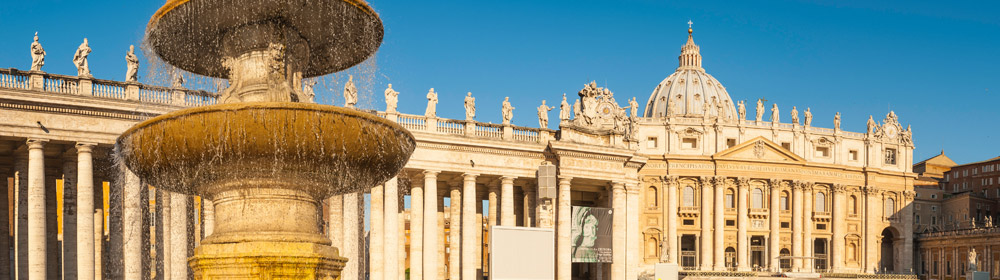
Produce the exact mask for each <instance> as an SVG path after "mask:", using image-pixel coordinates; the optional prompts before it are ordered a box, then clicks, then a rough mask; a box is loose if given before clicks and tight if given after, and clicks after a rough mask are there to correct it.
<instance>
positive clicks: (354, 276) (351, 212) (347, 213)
mask: <svg viewBox="0 0 1000 280" xmlns="http://www.w3.org/2000/svg"><path fill="white" fill-rule="evenodd" d="M361 199H362V197H361V195H360V194H358V193H346V194H344V224H343V225H344V241H343V242H344V246H343V247H342V248H341V249H342V250H343V252H344V254H343V256H344V258H345V259H347V265H345V266H344V270H343V271H341V273H340V276H341V279H343V280H358V279H362V278H361V277H360V275H361V268H362V266H361V257H360V256H361V251H360V250H359V249H360V246H361V241H360V239H359V238H360V236H359V234H358V233H359V230H360V229H361V227H360V226H361V220H360V219H359V217H360V215H363V214H364V213H363V212H362V211H361V209H359V204H358V202H359V201H361Z"/></svg>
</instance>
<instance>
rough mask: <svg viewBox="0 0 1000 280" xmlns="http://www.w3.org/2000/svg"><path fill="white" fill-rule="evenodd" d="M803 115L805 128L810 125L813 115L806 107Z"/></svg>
mask: <svg viewBox="0 0 1000 280" xmlns="http://www.w3.org/2000/svg"><path fill="white" fill-rule="evenodd" d="M805 115H806V126H810V125H812V122H813V113H812V112H810V111H809V108H808V107H806V112H805Z"/></svg>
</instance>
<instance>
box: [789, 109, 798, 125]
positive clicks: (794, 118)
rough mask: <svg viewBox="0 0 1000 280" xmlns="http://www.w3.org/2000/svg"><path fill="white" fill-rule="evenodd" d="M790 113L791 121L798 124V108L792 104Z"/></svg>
mask: <svg viewBox="0 0 1000 280" xmlns="http://www.w3.org/2000/svg"><path fill="white" fill-rule="evenodd" d="M791 114H792V123H793V124H799V109H798V108H795V106H792V112H791Z"/></svg>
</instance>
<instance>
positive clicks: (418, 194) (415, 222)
mask: <svg viewBox="0 0 1000 280" xmlns="http://www.w3.org/2000/svg"><path fill="white" fill-rule="evenodd" d="M426 212H427V213H430V211H426ZM424 213H425V211H424V182H423V181H419V180H418V181H413V182H411V183H410V279H411V280H423V279H424V278H426V277H424V237H425V236H426V235H424V219H425V218H424ZM404 259H405V258H404Z"/></svg>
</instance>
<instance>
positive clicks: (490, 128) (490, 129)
mask: <svg viewBox="0 0 1000 280" xmlns="http://www.w3.org/2000/svg"><path fill="white" fill-rule="evenodd" d="M476 136H479V137H486V138H496V139H501V138H503V126H502V125H498V124H482V123H481V124H476Z"/></svg>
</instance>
